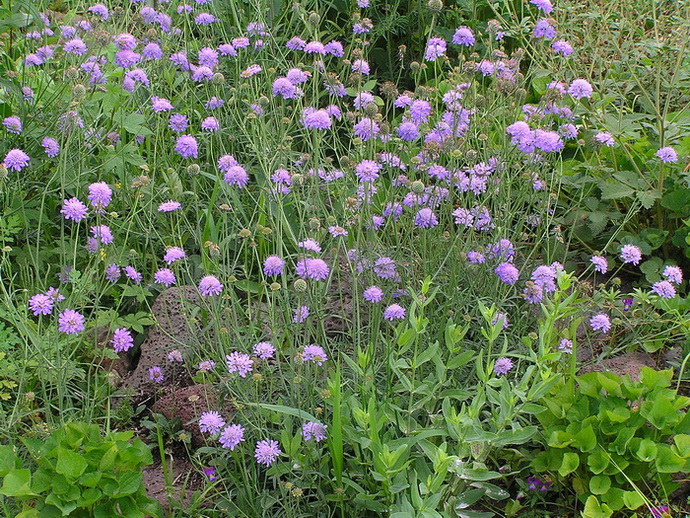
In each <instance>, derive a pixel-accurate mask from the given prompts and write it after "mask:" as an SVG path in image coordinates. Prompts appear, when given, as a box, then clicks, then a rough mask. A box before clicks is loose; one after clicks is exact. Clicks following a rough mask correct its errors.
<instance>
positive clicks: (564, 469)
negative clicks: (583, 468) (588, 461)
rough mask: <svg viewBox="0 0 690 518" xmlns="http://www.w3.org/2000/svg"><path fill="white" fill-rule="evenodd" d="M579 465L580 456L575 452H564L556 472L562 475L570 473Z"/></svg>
mask: <svg viewBox="0 0 690 518" xmlns="http://www.w3.org/2000/svg"><path fill="white" fill-rule="evenodd" d="M579 467H580V457H579V456H578V454H577V453H571V452H568V453H564V454H563V461H562V462H561V467H560V468H558V474H559V475H560V476H562V477H565V476H566V475H569V474H571V473H572V472H573V471H575V470H576V469H577V468H579Z"/></svg>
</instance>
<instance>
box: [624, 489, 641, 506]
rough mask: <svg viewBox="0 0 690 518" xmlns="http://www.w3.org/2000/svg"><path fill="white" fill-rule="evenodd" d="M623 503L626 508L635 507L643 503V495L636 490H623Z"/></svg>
mask: <svg viewBox="0 0 690 518" xmlns="http://www.w3.org/2000/svg"><path fill="white" fill-rule="evenodd" d="M623 503H624V504H625V507H627V508H628V509H637V508H638V507H640V506H643V505H644V503H645V499H644V496H643V495H641V494H640V493H638V492H637V491H625V492H624V493H623Z"/></svg>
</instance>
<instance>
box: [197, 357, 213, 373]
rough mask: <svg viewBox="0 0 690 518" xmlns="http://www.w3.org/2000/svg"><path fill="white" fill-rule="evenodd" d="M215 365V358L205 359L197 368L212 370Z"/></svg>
mask: <svg viewBox="0 0 690 518" xmlns="http://www.w3.org/2000/svg"><path fill="white" fill-rule="evenodd" d="M215 366H216V362H214V361H213V360H204V361H202V362H199V366H198V367H197V368H198V369H199V370H201V371H210V370H211V369H213V367H215Z"/></svg>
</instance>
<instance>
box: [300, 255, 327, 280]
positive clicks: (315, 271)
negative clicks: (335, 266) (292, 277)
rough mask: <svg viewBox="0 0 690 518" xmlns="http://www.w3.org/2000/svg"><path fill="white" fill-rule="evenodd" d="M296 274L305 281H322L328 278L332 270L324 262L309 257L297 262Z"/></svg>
mask: <svg viewBox="0 0 690 518" xmlns="http://www.w3.org/2000/svg"><path fill="white" fill-rule="evenodd" d="M296 272H297V275H298V276H300V277H301V278H303V279H313V280H315V281H322V280H324V279H327V278H328V274H329V273H330V269H329V268H328V265H327V264H326V262H325V261H324V260H322V259H313V258H310V257H307V258H305V259H301V260H299V261H297V266H296Z"/></svg>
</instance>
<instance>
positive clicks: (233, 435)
mask: <svg viewBox="0 0 690 518" xmlns="http://www.w3.org/2000/svg"><path fill="white" fill-rule="evenodd" d="M218 442H220V445H221V447H223V448H228V449H229V450H234V449H235V448H236V447H237V446H238V445H239V444H240V443H241V442H244V428H242V427H241V426H240V425H238V424H231V425H229V426H226V427H225V428H224V429H223V431H222V432H221V434H220V437H219V438H218Z"/></svg>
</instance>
